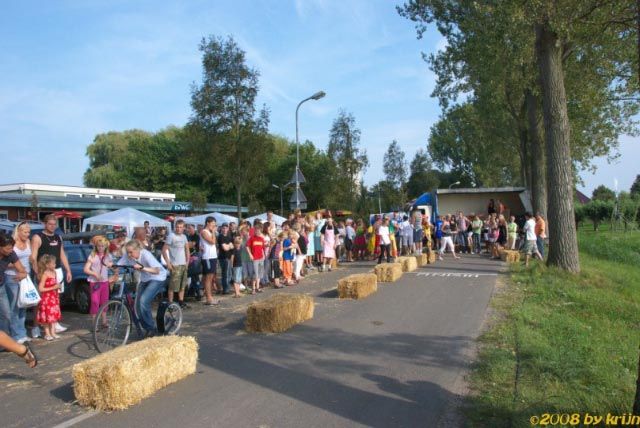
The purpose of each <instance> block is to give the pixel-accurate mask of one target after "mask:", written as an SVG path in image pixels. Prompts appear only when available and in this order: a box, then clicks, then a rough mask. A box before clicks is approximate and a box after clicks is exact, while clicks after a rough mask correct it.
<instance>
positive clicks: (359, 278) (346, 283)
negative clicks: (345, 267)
mask: <svg viewBox="0 0 640 428" xmlns="http://www.w3.org/2000/svg"><path fill="white" fill-rule="evenodd" d="M376 291H378V277H377V276H376V275H375V274H373V273H357V274H354V275H349V276H346V277H344V278H342V279H340V280H338V296H339V297H340V298H341V299H363V298H365V297H367V296H368V295H369V294H373V293H375V292H376Z"/></svg>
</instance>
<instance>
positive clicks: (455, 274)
mask: <svg viewBox="0 0 640 428" xmlns="http://www.w3.org/2000/svg"><path fill="white" fill-rule="evenodd" d="M406 273H412V274H415V275H417V276H427V277H429V276H430V277H438V278H480V277H481V276H497V275H498V274H497V273H475V272H406Z"/></svg>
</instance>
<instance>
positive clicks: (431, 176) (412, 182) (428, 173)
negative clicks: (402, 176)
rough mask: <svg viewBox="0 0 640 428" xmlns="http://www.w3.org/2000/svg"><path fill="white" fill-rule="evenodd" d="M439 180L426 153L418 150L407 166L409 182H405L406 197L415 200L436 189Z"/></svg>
mask: <svg viewBox="0 0 640 428" xmlns="http://www.w3.org/2000/svg"><path fill="white" fill-rule="evenodd" d="M439 184H440V180H439V179H438V176H437V174H436V172H435V171H433V167H432V165H431V159H430V158H429V155H428V154H427V152H425V151H424V150H423V149H418V151H416V154H415V155H414V156H413V159H412V160H411V164H410V165H409V180H408V181H407V196H408V197H409V198H417V197H418V196H420V195H422V194H423V193H425V192H431V191H432V190H435V189H437V188H438V185H439Z"/></svg>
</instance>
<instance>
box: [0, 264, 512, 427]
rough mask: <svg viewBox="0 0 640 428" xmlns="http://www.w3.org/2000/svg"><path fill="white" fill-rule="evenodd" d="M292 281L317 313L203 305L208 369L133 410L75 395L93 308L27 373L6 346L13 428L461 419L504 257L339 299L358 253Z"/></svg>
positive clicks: (0, 361) (5, 397) (5, 389)
mask: <svg viewBox="0 0 640 428" xmlns="http://www.w3.org/2000/svg"><path fill="white" fill-rule="evenodd" d="M343 266H345V267H344V268H341V269H338V270H336V271H334V272H331V273H322V274H317V275H313V276H311V277H309V278H308V279H306V280H305V281H304V283H303V284H302V285H300V286H296V287H290V288H287V290H286V291H287V292H302V293H310V294H313V295H314V296H316V310H315V316H314V318H313V319H312V320H310V321H308V322H306V323H304V324H302V325H299V326H296V327H294V328H293V329H291V330H289V331H288V332H285V333H282V334H278V335H259V334H258V335H254V334H247V333H245V332H244V330H243V321H244V313H245V311H246V306H247V305H248V304H249V303H250V302H251V301H253V300H254V299H256V298H264V297H267V296H268V295H269V294H271V293H273V291H268V292H266V293H263V294H261V295H258V296H257V297H245V298H243V299H227V300H225V301H224V302H223V304H222V305H221V307H217V308H205V307H201V306H200V305H198V307H194V308H193V309H191V310H189V311H188V312H186V314H185V317H186V318H185V320H186V325H185V326H184V332H185V334H195V335H196V336H197V338H198V341H199V344H200V360H199V364H198V371H197V373H196V374H195V375H193V376H190V377H188V378H187V379H184V380H182V381H180V382H178V383H176V384H173V385H170V386H169V387H167V388H165V389H164V390H162V391H160V392H158V393H157V394H155V395H154V396H153V397H150V398H148V399H146V400H144V401H143V402H142V403H140V404H139V405H137V406H134V407H132V408H130V409H128V410H126V411H121V412H113V413H97V412H92V411H88V410H86V409H83V408H81V407H80V406H78V405H77V404H76V403H74V397H73V390H72V384H71V375H70V366H71V365H72V364H73V363H74V362H76V361H79V360H80V359H83V358H87V357H91V356H92V355H95V351H94V350H93V349H92V345H91V343H90V340H89V335H88V332H87V331H86V323H87V322H86V319H85V318H84V317H83V316H80V315H77V314H76V315H68V316H67V318H66V320H65V321H66V322H69V323H71V326H72V328H71V330H70V332H69V333H66V334H65V339H63V340H60V341H58V342H54V343H42V342H38V343H36V349H37V350H38V351H39V356H40V358H41V360H42V363H41V365H40V366H39V367H38V368H37V369H36V370H33V371H29V370H28V369H27V368H26V367H24V364H22V363H21V362H20V361H19V360H18V359H17V358H15V357H14V356H12V355H7V354H2V355H0V366H1V367H2V369H0V387H1V388H0V409H2V410H1V413H0V420H1V422H0V424H1V425H2V426H4V427H36V426H77V427H85V426H86V427H92V428H97V427H103V426H104V427H131V426H140V427H144V426H156V427H165V426H167V427H180V428H190V427H197V428H202V427H301V426H304V427H346V426H349V427H351V426H369V427H395V426H398V427H433V426H452V425H454V424H455V423H456V422H457V418H456V417H455V414H456V412H455V405H456V403H457V402H458V401H459V400H458V399H459V394H460V392H461V391H462V390H463V389H464V382H463V376H464V374H465V371H466V369H468V366H469V362H470V358H471V356H472V355H473V350H474V339H475V338H476V337H477V335H478V333H479V331H480V327H481V325H482V322H483V318H484V315H485V311H486V308H487V305H488V303H489V299H490V297H491V293H492V290H493V287H494V285H495V282H496V278H497V277H498V276H499V275H500V274H501V271H502V270H503V268H504V266H503V264H502V263H500V262H495V261H490V260H488V259H487V258H485V257H480V256H465V257H464V258H463V259H462V260H458V261H454V260H452V259H446V260H445V261H444V262H438V263H437V264H435V265H429V266H426V267H424V268H419V269H418V270H416V271H415V272H412V273H406V274H404V275H403V277H402V278H401V279H400V280H398V281H397V282H395V283H392V284H385V283H381V284H379V288H378V292H377V293H376V294H374V295H371V296H370V297H368V298H367V299H364V300H360V301H353V300H340V299H337V297H336V296H337V294H336V292H335V286H336V282H337V279H338V278H339V277H342V276H344V275H347V274H350V273H355V272H363V271H367V270H370V269H371V267H372V265H371V264H367V263H354V264H347V265H343Z"/></svg>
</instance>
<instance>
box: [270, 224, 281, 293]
mask: <svg viewBox="0 0 640 428" xmlns="http://www.w3.org/2000/svg"><path fill="white" fill-rule="evenodd" d="M283 239H284V233H283V232H280V233H279V234H278V236H277V237H276V238H275V239H273V240H272V241H271V252H270V255H269V258H270V259H271V272H269V279H270V280H271V281H272V282H273V286H274V287H275V288H282V287H283V286H282V285H280V277H281V276H282V270H281V269H280V265H281V264H282V240H283Z"/></svg>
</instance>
